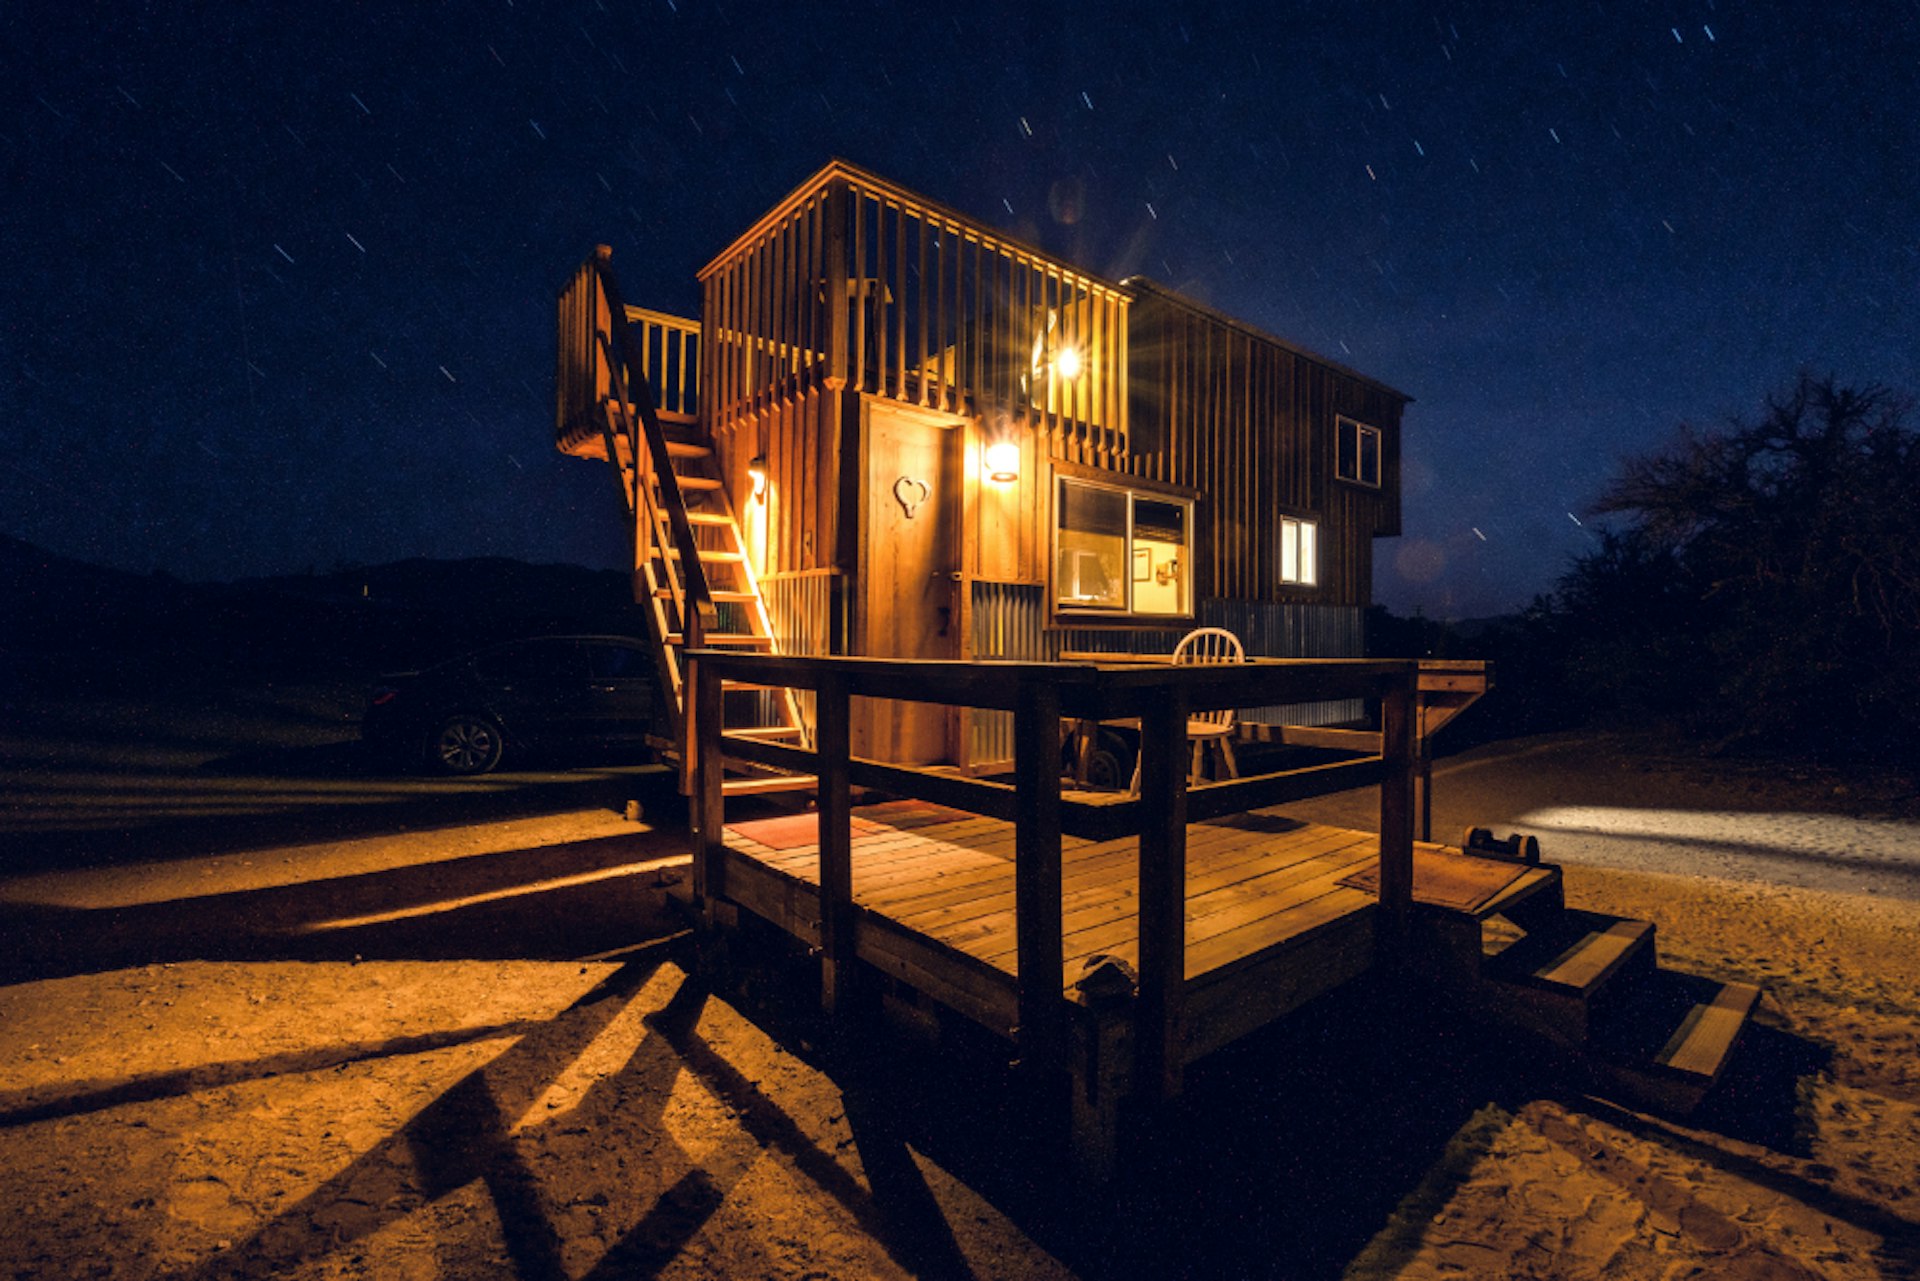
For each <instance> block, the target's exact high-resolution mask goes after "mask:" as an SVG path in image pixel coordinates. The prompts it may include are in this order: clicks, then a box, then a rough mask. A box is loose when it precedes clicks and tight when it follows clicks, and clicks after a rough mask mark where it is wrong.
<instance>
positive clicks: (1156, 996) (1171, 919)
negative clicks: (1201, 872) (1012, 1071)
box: [1134, 685, 1187, 1099]
mask: <svg viewBox="0 0 1920 1281" xmlns="http://www.w3.org/2000/svg"><path fill="white" fill-rule="evenodd" d="M1140 802H1141V813H1142V817H1141V821H1140V1008H1139V1026H1138V1030H1137V1031H1136V1033H1135V1035H1134V1054H1135V1056H1136V1058H1135V1063H1136V1069H1135V1071H1136V1078H1135V1079H1136V1088H1137V1089H1138V1091H1139V1093H1140V1094H1141V1096H1142V1097H1144V1098H1148V1099H1168V1098H1172V1097H1173V1096H1174V1095H1176V1094H1178V1093H1179V1092H1180V1078H1181V1070H1182V1067H1183V1066H1184V1065H1183V1059H1184V1057H1185V1055H1184V1053H1183V1051H1182V1048H1181V1023H1182V1016H1183V1012H1182V1006H1183V1004H1184V1002H1185V999H1186V980H1187V691H1186V688H1185V687H1184V686H1181V685H1165V686H1161V687H1160V688H1158V689H1157V690H1156V691H1155V697H1154V699H1153V701H1152V702H1151V703H1150V704H1148V706H1147V708H1146V711H1145V714H1144V715H1143V716H1142V717H1141V718H1140Z"/></svg>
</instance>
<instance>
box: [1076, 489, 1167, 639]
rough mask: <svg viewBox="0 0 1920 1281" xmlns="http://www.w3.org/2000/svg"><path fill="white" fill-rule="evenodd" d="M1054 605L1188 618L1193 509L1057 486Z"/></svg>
mask: <svg viewBox="0 0 1920 1281" xmlns="http://www.w3.org/2000/svg"><path fill="white" fill-rule="evenodd" d="M1057 498H1058V501H1057V502H1056V503H1055V504H1054V539H1053V546H1054V560H1053V565H1054V570H1053V600H1054V604H1055V606H1057V607H1058V608H1060V609H1073V610H1081V609H1085V610H1103V611H1108V612H1113V613H1127V614H1135V615H1147V616H1165V617H1182V616H1185V615H1189V614H1191V613H1192V612H1193V588H1192V581H1193V571H1192V563H1193V557H1192V554H1191V553H1192V538H1193V504H1192V503H1191V502H1189V501H1187V500H1185V499H1180V498H1163V497H1160V496H1159V495H1156V494H1144V493H1138V492H1136V491H1134V490H1130V489H1120V488H1117V487H1114V486H1110V485H1098V484H1092V483H1089V482H1087V481H1080V480H1068V479H1066V478H1065V477H1062V478H1061V479H1060V481H1059V491H1058V495H1057Z"/></svg>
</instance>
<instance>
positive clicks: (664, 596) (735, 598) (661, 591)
mask: <svg viewBox="0 0 1920 1281" xmlns="http://www.w3.org/2000/svg"><path fill="white" fill-rule="evenodd" d="M653 594H654V595H655V596H657V597H659V598H660V599H661V600H668V599H670V598H672V596H673V595H674V591H673V589H672V588H671V587H656V588H654V589H653ZM707 594H708V595H709V596H711V597H713V599H714V600H715V601H718V602H721V603H728V602H737V603H740V604H745V603H746V602H747V601H752V600H759V599H760V598H759V597H758V596H756V595H754V594H753V593H752V592H735V591H720V590H717V589H714V588H709V589H708V590H707Z"/></svg>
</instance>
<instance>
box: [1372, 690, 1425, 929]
mask: <svg viewBox="0 0 1920 1281" xmlns="http://www.w3.org/2000/svg"><path fill="white" fill-rule="evenodd" d="M1413 712H1414V689H1413V682H1412V681H1411V680H1409V679H1407V677H1406V676H1404V675H1403V676H1400V677H1399V678H1397V679H1391V680H1389V681H1388V682H1387V683H1386V684H1385V687H1384V688H1383V689H1382V690H1381V696H1380V740H1381V759H1382V763H1383V765H1384V766H1385V770H1386V772H1385V774H1384V776H1383V777H1382V778H1381V780H1380V908H1381V915H1382V917H1383V918H1384V921H1383V924H1384V925H1385V929H1384V930H1383V931H1382V935H1383V937H1384V938H1385V940H1386V941H1387V943H1388V946H1389V947H1390V948H1394V949H1398V948H1400V947H1401V945H1403V944H1404V943H1405V942H1406V940H1407V937H1408V924H1409V921H1410V920H1411V917H1412V913H1413V824H1414V797H1413V783H1414V774H1415V758H1416V754H1417V745H1416V743H1415V735H1416V732H1417V727H1416V725H1415V723H1414V714H1413Z"/></svg>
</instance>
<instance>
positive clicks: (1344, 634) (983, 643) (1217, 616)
mask: <svg viewBox="0 0 1920 1281" xmlns="http://www.w3.org/2000/svg"><path fill="white" fill-rule="evenodd" d="M1046 619H1047V600H1046V592H1045V589H1044V588H1041V587H1037V586H1034V585H1031V584H1022V583H989V582H978V581H976V582H975V583H974V584H973V635H972V645H973V657H975V658H1012V659H1024V660H1027V661H1029V662H1052V661H1054V660H1056V659H1058V658H1059V657H1060V655H1061V654H1062V653H1078V652H1086V653H1101V654H1169V653H1172V652H1173V647H1174V646H1175V645H1177V644H1178V643H1179V641H1180V637H1181V635H1182V633H1181V632H1177V631H1164V632H1162V631H1134V630H1125V631H1123V630H1116V629H1112V628H1102V627H1068V628H1060V629H1056V630H1052V631H1049V630H1048V629H1047V626H1046ZM1364 622H1365V620H1364V616H1363V613H1362V611H1361V610H1360V609H1359V607H1357V606H1352V605H1310V604H1273V603H1270V602H1265V601H1241V600H1203V601H1201V602H1200V611H1199V625H1200V626H1202V627H1224V628H1226V629H1227V630H1228V631H1230V632H1232V633H1233V634H1234V635H1236V636H1238V637H1239V638H1240V643H1241V644H1242V645H1244V646H1245V647H1246V650H1247V653H1248V654H1249V655H1252V656H1255V657H1260V658H1362V657H1364V656H1365V654H1366V648H1365V644H1366V636H1365V627H1364ZM1364 715H1366V709H1365V707H1364V706H1362V705H1361V703H1360V702H1359V701H1358V700H1347V701H1342V702H1330V703H1297V704H1290V705H1286V706H1276V707H1251V708H1242V709H1240V717H1241V719H1242V720H1246V721H1254V722H1260V723H1264V724H1269V725H1337V724H1341V723H1342V722H1345V721H1353V720H1359V719H1360V718H1361V717H1362V716H1364ZM968 750H969V759H970V760H973V761H975V762H985V761H1004V760H1009V759H1011V758H1012V756H1013V717H1012V716H1011V715H1010V714H1009V713H1006V712H987V711H978V710H976V711H974V712H973V714H972V725H971V728H970V732H969V735H968Z"/></svg>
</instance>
